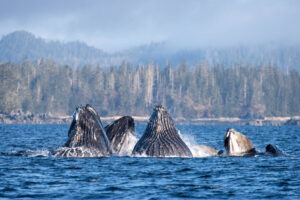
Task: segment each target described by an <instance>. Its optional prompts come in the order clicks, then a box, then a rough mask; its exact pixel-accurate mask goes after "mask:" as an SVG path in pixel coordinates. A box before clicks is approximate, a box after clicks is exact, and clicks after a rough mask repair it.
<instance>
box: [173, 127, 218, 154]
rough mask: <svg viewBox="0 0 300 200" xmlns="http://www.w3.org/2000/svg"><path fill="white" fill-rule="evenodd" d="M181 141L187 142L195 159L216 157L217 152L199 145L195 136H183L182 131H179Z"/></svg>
mask: <svg viewBox="0 0 300 200" xmlns="http://www.w3.org/2000/svg"><path fill="white" fill-rule="evenodd" d="M177 132H178V134H179V136H180V137H181V139H182V140H183V141H184V142H185V144H186V145H187V146H188V147H189V149H190V150H191V152H192V154H193V157H209V156H216V155H217V151H216V150H215V149H214V148H212V147H209V146H205V145H199V144H197V142H196V140H195V138H194V136H192V135H186V134H181V133H180V130H178V131H177Z"/></svg>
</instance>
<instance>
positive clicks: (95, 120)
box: [57, 105, 112, 157]
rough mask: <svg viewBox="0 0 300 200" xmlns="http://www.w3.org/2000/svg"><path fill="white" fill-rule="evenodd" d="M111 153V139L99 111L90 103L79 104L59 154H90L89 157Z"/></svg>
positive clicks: (82, 155)
mask: <svg viewBox="0 0 300 200" xmlns="http://www.w3.org/2000/svg"><path fill="white" fill-rule="evenodd" d="M84 152H90V153H84ZM111 153H112V152H111V147H110V143H109V140H108V138H107V135H106V132H105V130H104V128H103V125H102V122H101V120H100V117H99V115H98V114H97V112H96V111H95V110H94V109H93V108H92V107H91V106H90V105H86V106H78V107H77V108H76V110H75V112H74V114H73V120H72V123H71V125H70V128H69V130H68V139H67V142H66V143H65V145H64V149H62V150H61V151H59V152H58V153H57V155H58V156H64V157H85V154H88V155H87V157H100V156H109V155H111ZM79 154H80V155H79Z"/></svg>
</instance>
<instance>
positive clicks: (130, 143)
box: [119, 133, 138, 156]
mask: <svg viewBox="0 0 300 200" xmlns="http://www.w3.org/2000/svg"><path fill="white" fill-rule="evenodd" d="M127 134H128V136H127V137H125V139H124V142H123V145H122V147H121V149H120V151H119V156H131V154H132V150H133V148H134V146H135V145H136V143H137V141H138V138H137V137H136V136H135V135H133V134H132V133H127Z"/></svg>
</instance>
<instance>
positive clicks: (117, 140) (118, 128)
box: [105, 116, 137, 155]
mask: <svg viewBox="0 0 300 200" xmlns="http://www.w3.org/2000/svg"><path fill="white" fill-rule="evenodd" d="M105 131H106V134H107V137H108V139H109V141H110V144H111V148H112V150H113V151H114V152H115V153H117V154H118V155H123V154H127V155H128V154H131V152H132V150H133V148H134V145H135V144H136V142H137V137H136V135H135V124H134V119H133V118H132V117H130V116H124V117H121V118H120V119H118V120H116V121H114V122H113V123H111V124H109V125H108V126H106V127H105Z"/></svg>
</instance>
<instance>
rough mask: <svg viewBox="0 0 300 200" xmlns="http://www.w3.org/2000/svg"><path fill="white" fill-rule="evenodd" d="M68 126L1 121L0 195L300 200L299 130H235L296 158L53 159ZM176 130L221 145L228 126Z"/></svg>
mask: <svg viewBox="0 0 300 200" xmlns="http://www.w3.org/2000/svg"><path fill="white" fill-rule="evenodd" d="M68 127H69V125H0V152H1V154H0V177H1V178H0V198H1V199H6V198H7V199H9V198H14V199H15V198H20V199H102V198H108V199H165V198H168V199H172V198H173V199H180V198H184V199H187V198H191V199H193V198H194V199H201V198H202V199H229V198H230V199H300V162H299V155H300V145H299V143H300V128H299V127H292V126H291V127H253V126H243V127H234V128H235V129H236V130H238V131H240V132H242V133H244V134H245V135H246V136H248V137H249V138H250V140H251V141H252V142H253V144H254V146H255V147H256V148H257V149H258V150H260V151H264V148H265V146H266V145H267V144H268V143H272V144H275V145H277V146H278V147H279V148H280V149H281V150H283V151H284V152H285V153H287V154H290V155H293V156H291V157H269V156H257V157H206V158H185V159H182V158H135V157H128V156H127V157H116V156H114V157H107V158H78V159H75V158H55V157H51V156H50V155H49V153H50V151H51V150H53V149H56V148H57V147H59V146H61V145H63V144H64V143H65V141H66V137H67V131H68ZM177 127H178V129H179V130H180V131H181V134H182V135H183V137H184V138H185V139H186V140H189V143H191V144H205V145H209V146H212V147H214V148H216V149H218V150H220V149H223V137H224V135H225V133H226V130H227V128H228V127H226V126H177ZM144 129H145V126H143V125H138V126H137V128H136V131H137V135H138V136H139V137H140V136H141V135H142V134H143V131H144Z"/></svg>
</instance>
